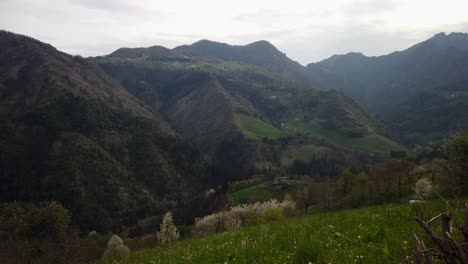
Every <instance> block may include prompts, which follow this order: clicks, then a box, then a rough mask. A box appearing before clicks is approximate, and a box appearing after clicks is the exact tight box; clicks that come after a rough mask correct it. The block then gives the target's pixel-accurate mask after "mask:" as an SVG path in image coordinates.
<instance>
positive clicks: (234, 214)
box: [192, 200, 295, 236]
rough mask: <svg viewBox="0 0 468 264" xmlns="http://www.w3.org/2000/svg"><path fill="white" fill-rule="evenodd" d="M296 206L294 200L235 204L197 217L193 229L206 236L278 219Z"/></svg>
mask: <svg viewBox="0 0 468 264" xmlns="http://www.w3.org/2000/svg"><path fill="white" fill-rule="evenodd" d="M294 207H295V204H294V203H293V202H291V201H286V200H285V201H283V202H278V201H277V200H270V201H267V202H263V203H260V202H257V203H254V204H244V205H239V206H234V207H232V208H230V209H229V210H226V211H221V212H217V213H214V214H211V215H207V216H205V217H203V218H200V219H196V221H195V226H194V228H193V230H192V231H193V234H194V235H195V236H205V235H209V234H212V233H219V232H224V231H228V230H233V229H237V228H240V227H245V226H250V225H256V224H260V223H265V222H273V221H278V220H282V219H283V218H284V215H283V211H285V210H288V209H289V208H294Z"/></svg>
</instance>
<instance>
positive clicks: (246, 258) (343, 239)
mask: <svg viewBox="0 0 468 264" xmlns="http://www.w3.org/2000/svg"><path fill="white" fill-rule="evenodd" d="M444 208H445V204H444V203H443V202H440V201H436V202H430V203H426V204H419V205H418V210H420V211H423V212H424V214H425V216H426V217H427V218H429V217H432V216H434V215H436V214H438V213H440V212H443V210H444ZM414 215H415V207H413V206H411V205H407V204H404V205H400V204H399V205H382V206H372V207H366V208H361V209H350V210H344V211H339V212H327V213H317V214H313V215H310V216H305V217H297V218H291V219H288V220H284V221H279V222H274V223H270V224H264V225H259V226H254V227H250V228H245V229H238V230H235V231H230V232H225V233H221V234H216V235H211V236H208V237H203V238H200V239H195V238H192V239H188V240H183V241H178V242H175V243H173V244H171V245H165V246H160V247H156V248H151V249H145V250H141V251H137V252H133V253H132V254H131V255H130V256H129V257H128V258H126V259H114V260H111V261H107V262H100V263H148V264H152V263H411V261H413V260H414V259H413V255H412V254H413V253H412V248H413V242H414V237H413V234H414V233H419V234H421V233H422V230H421V229H420V227H419V226H418V225H417V223H416V222H415V220H414V219H413V217H414ZM433 225H434V227H435V229H436V230H437V227H438V225H440V224H439V223H434V224H433ZM427 245H429V246H430V242H429V241H427Z"/></svg>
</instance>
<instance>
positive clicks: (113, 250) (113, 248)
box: [103, 235, 130, 258]
mask: <svg viewBox="0 0 468 264" xmlns="http://www.w3.org/2000/svg"><path fill="white" fill-rule="evenodd" d="M128 255H130V249H129V248H128V247H127V246H125V245H124V243H123V241H122V239H121V238H120V237H119V236H118V235H113V236H112V237H111V238H110V239H109V242H108V243H107V249H106V251H105V252H104V256H103V258H111V257H112V258H113V257H127V256H128Z"/></svg>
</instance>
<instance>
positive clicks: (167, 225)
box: [157, 212, 179, 244]
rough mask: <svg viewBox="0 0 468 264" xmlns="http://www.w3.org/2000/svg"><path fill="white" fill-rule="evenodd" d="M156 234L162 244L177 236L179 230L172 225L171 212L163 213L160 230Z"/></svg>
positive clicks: (175, 238)
mask: <svg viewBox="0 0 468 264" xmlns="http://www.w3.org/2000/svg"><path fill="white" fill-rule="evenodd" d="M157 235H158V240H159V242H161V243H163V244H166V243H171V242H172V241H174V240H177V239H178V238H179V232H177V228H176V227H175V226H174V223H173V221H172V214H171V212H167V213H166V214H165V215H164V219H163V222H162V224H161V230H160V231H159V232H158V234H157Z"/></svg>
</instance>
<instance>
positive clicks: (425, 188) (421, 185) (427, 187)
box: [414, 178, 432, 198]
mask: <svg viewBox="0 0 468 264" xmlns="http://www.w3.org/2000/svg"><path fill="white" fill-rule="evenodd" d="M431 190H432V184H431V182H430V181H429V180H428V179H426V178H421V179H420V180H419V181H417V182H416V186H415V187H414V191H415V192H416V193H415V195H414V196H415V198H427V197H428V196H429V194H430V193H431Z"/></svg>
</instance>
